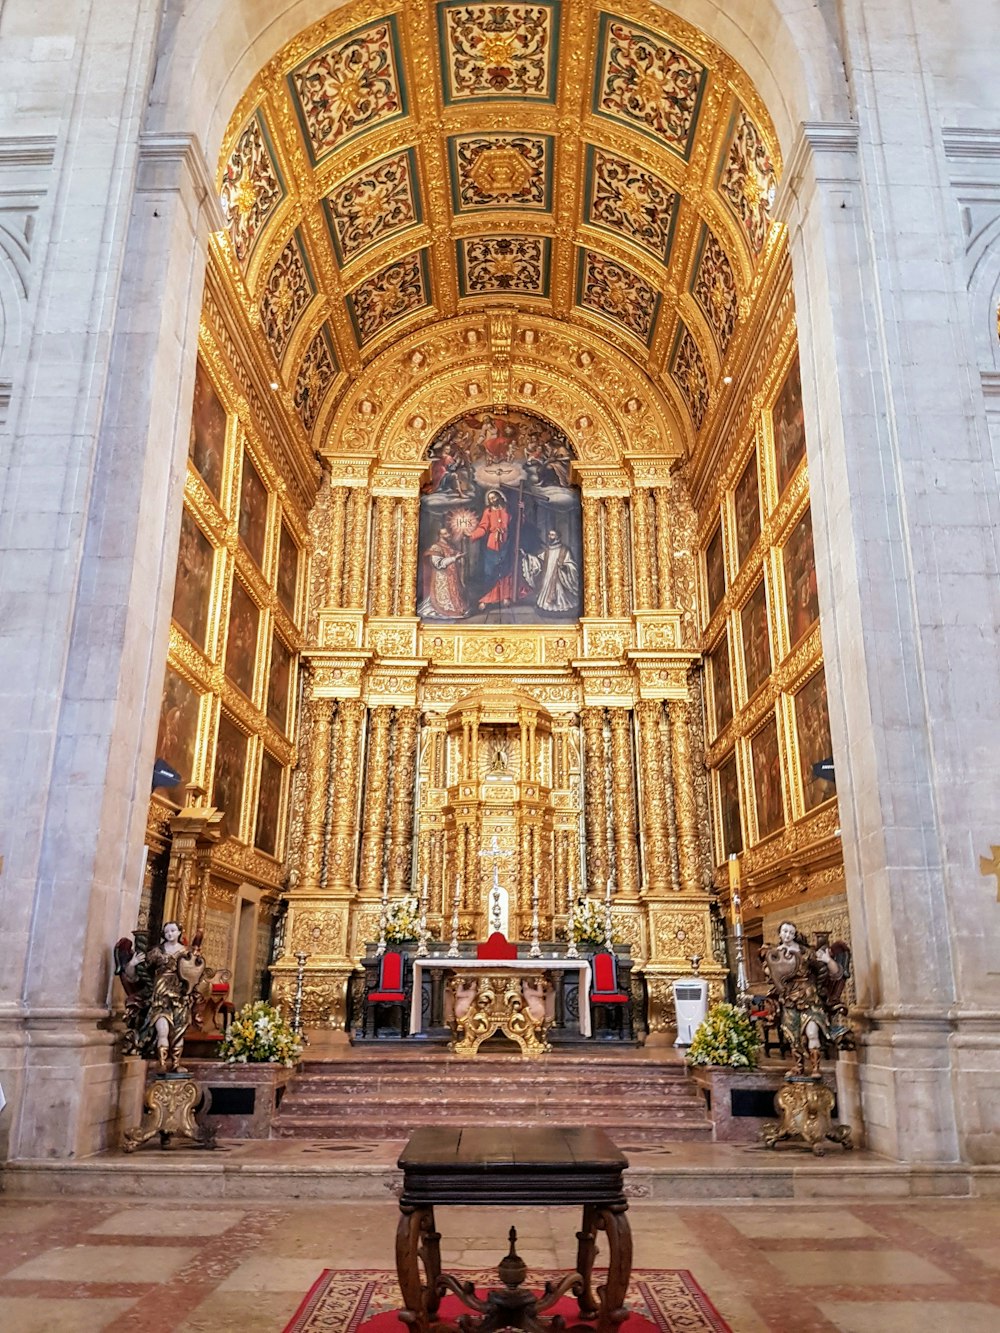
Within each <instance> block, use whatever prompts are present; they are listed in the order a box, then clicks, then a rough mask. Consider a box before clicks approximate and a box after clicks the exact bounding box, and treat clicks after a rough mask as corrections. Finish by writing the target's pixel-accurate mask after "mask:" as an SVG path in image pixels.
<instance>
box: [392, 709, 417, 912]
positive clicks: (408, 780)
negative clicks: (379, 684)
mask: <svg viewBox="0 0 1000 1333" xmlns="http://www.w3.org/2000/svg"><path fill="white" fill-rule="evenodd" d="M418 718H419V715H418V713H417V710H416V709H415V708H398V709H397V710H396V744H395V749H394V753H393V762H392V814H391V816H390V830H391V831H390V835H389V836H390V842H389V892H390V893H391V894H393V895H394V896H398V895H400V894H403V893H409V891H410V864H411V856H412V850H413V799H414V790H415V783H414V777H415V773H416V763H417V722H418Z"/></svg>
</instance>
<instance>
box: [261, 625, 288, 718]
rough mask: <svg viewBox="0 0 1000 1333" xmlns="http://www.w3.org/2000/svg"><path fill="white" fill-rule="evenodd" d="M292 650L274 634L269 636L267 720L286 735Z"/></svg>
mask: <svg viewBox="0 0 1000 1333" xmlns="http://www.w3.org/2000/svg"><path fill="white" fill-rule="evenodd" d="M292 656H293V654H292V650H291V649H290V648H289V647H287V645H286V644H285V641H284V640H283V639H282V638H281V637H280V635H279V634H278V633H277V632H275V633H274V634H272V635H271V669H270V672H269V673H268V678H267V720H268V722H270V723H271V724H272V726H275V727H277V729H278V730H279V731H280V732H282V734H283V735H286V736H287V735H288V732H289V726H288V692H289V689H290V688H291V681H292Z"/></svg>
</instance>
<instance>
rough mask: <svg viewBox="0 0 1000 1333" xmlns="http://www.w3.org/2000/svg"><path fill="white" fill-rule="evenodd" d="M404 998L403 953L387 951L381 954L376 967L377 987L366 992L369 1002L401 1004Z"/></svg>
mask: <svg viewBox="0 0 1000 1333" xmlns="http://www.w3.org/2000/svg"><path fill="white" fill-rule="evenodd" d="M405 1000H406V992H405V991H404V990H403V955H402V954H401V953H395V952H394V951H387V952H386V953H384V954H383V955H382V962H381V963H380V965H379V969H378V989H377V990H373V991H369V992H368V1003H369V1004H402V1003H403V1002H404V1001H405Z"/></svg>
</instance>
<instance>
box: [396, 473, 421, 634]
mask: <svg viewBox="0 0 1000 1333" xmlns="http://www.w3.org/2000/svg"><path fill="white" fill-rule="evenodd" d="M400 508H401V510H402V516H403V542H402V546H403V550H402V559H401V560H400V562H399V585H398V587H397V589H396V610H397V614H398V615H401V616H412V615H415V614H416V610H417V561H418V557H419V544H418V539H419V534H420V498H419V496H416V495H412V496H408V497H407V499H405V500H404V501H403V502H402V504H401V506H400Z"/></svg>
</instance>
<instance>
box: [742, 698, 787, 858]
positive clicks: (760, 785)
mask: <svg viewBox="0 0 1000 1333" xmlns="http://www.w3.org/2000/svg"><path fill="white" fill-rule="evenodd" d="M750 767H751V771H752V773H753V787H754V806H755V813H756V816H757V839H758V841H761V840H763V839H764V838H769V837H770V836H771V834H772V833H777V831H778V830H779V829H780V828H782V827H783V826H784V823H785V808H784V802H783V797H782V791H781V756H780V754H779V752H778V724H777V719H776V718H775V715H774V714H773V713H772V714H771V715H770V717H769V718H768V720H767V722H765V724H764V725H763V727H761V728H760V730H759V731H758V732H757V733H756V734H755V735H754V736H753V737H752V739H751V741H750Z"/></svg>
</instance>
